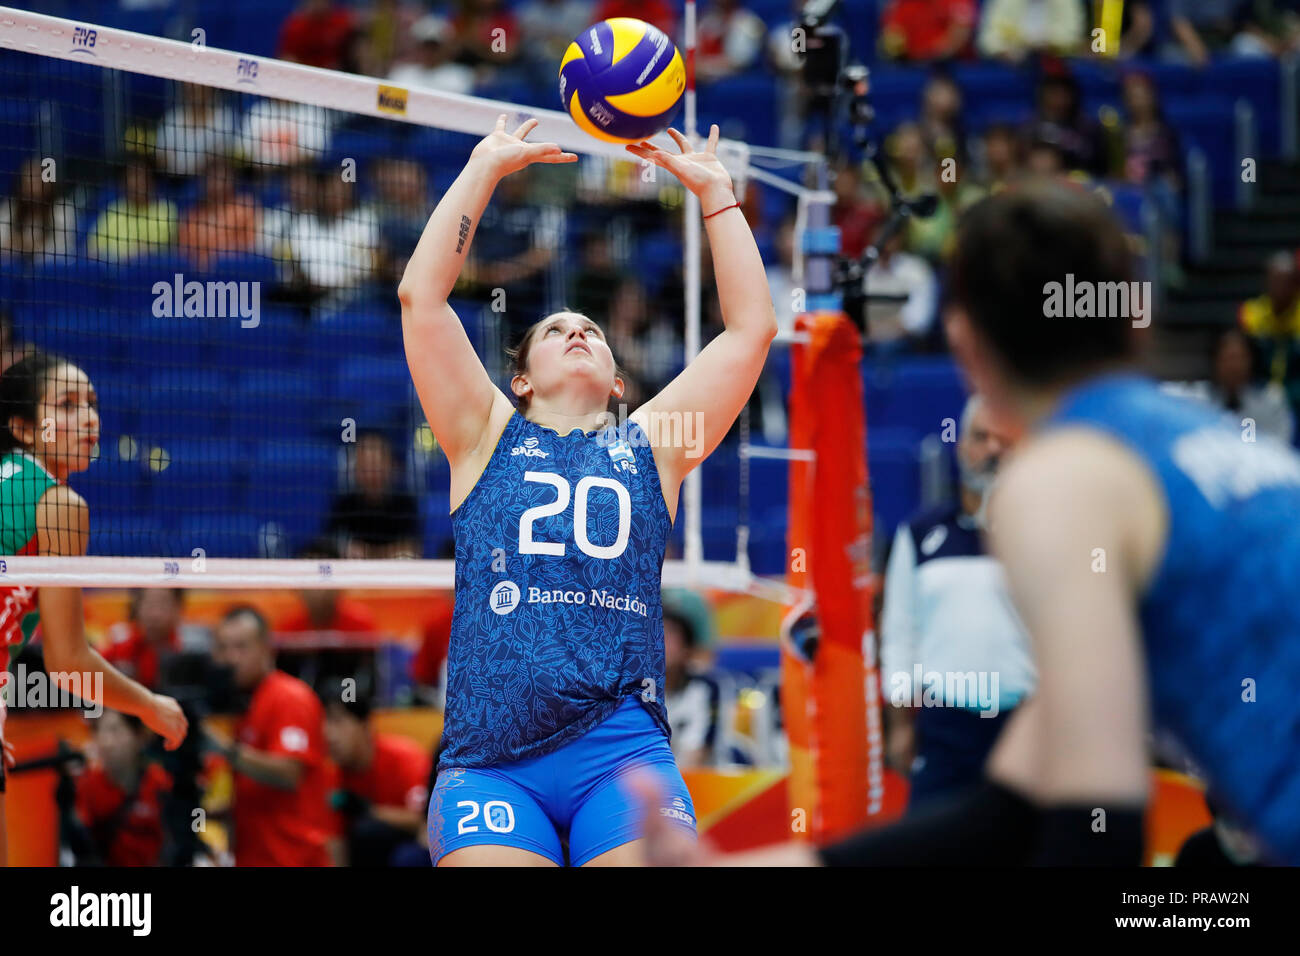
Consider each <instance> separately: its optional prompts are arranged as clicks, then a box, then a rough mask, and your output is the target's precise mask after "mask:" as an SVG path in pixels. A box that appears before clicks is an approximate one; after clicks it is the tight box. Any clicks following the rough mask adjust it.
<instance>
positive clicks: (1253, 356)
mask: <svg viewBox="0 0 1300 956" xmlns="http://www.w3.org/2000/svg"><path fill="white" fill-rule="evenodd" d="M1258 365H1259V359H1258V355H1257V352H1256V348H1255V345H1254V343H1253V342H1252V341H1251V340H1250V337H1249V336H1247V335H1246V333H1245V332H1243V331H1241V329H1238V328H1229V329H1224V330H1223V332H1221V333H1220V334H1219V337H1218V338H1217V339H1215V342H1214V353H1213V355H1212V357H1211V367H1210V375H1211V377H1210V379H1209V380H1208V381H1203V382H1192V383H1190V384H1189V385H1186V386H1178V385H1173V386H1171V390H1172V391H1178V392H1182V393H1184V394H1188V395H1191V396H1192V397H1194V398H1198V399H1200V400H1202V401H1205V402H1209V403H1210V404H1211V405H1214V406H1215V407H1217V408H1221V409H1223V410H1224V411H1225V412H1226V413H1228V415H1229V416H1230V417H1231V419H1232V424H1233V427H1235V428H1243V427H1244V425H1243V424H1242V423H1243V420H1244V419H1250V420H1251V421H1252V422H1254V427H1255V432H1256V434H1258V435H1271V436H1272V437H1274V438H1276V439H1278V440H1279V441H1282V442H1284V443H1286V444H1290V443H1291V440H1292V438H1293V437H1294V434H1295V418H1294V416H1293V415H1292V413H1291V408H1290V406H1289V405H1288V404H1287V400H1286V393H1285V392H1284V391H1283V390H1282V386H1281V385H1279V384H1278V383H1276V382H1260V381H1258V379H1259V375H1258Z"/></svg>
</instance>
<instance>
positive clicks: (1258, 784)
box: [635, 182, 1300, 866]
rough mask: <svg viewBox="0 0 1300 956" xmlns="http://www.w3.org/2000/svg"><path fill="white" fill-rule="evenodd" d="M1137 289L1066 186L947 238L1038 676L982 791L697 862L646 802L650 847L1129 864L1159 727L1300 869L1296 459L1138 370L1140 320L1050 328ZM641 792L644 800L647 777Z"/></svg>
mask: <svg viewBox="0 0 1300 956" xmlns="http://www.w3.org/2000/svg"><path fill="white" fill-rule="evenodd" d="M1133 274H1134V267H1133V262H1132V254H1131V252H1130V249H1129V243H1128V239H1127V237H1126V236H1125V235H1124V231H1123V229H1122V228H1121V226H1120V225H1119V223H1118V222H1117V221H1116V220H1115V218H1114V217H1113V216H1112V215H1111V214H1110V212H1109V210H1108V209H1107V207H1106V206H1105V205H1104V204H1103V203H1101V202H1100V201H1099V200H1098V199H1097V198H1096V197H1095V196H1092V195H1091V194H1088V193H1085V192H1083V191H1081V190H1077V189H1075V188H1073V187H1071V186H1068V185H1064V184H1061V183H1056V182H1045V183H1038V184H1026V185H1021V186H1017V187H1016V188H1014V189H1008V190H1006V191H1004V192H1002V193H999V194H998V195H996V196H993V197H991V198H989V199H986V200H984V201H983V202H981V203H979V204H978V205H976V206H974V207H972V208H971V209H970V210H969V211H968V212H967V213H966V215H965V218H964V221H963V223H962V226H961V228H960V230H959V233H958V238H957V247H956V250H955V255H954V257H953V265H952V271H951V278H952V288H953V300H954V302H953V305H954V307H953V308H952V310H951V311H950V313H949V315H948V321H947V324H948V338H949V341H950V342H951V343H952V347H953V352H954V354H955V355H956V356H957V357H958V359H959V360H960V361H961V363H962V365H963V366H964V367H965V369H966V371H967V373H968V374H969V376H970V378H971V382H972V384H973V385H974V386H975V389H976V391H978V392H979V393H980V394H982V395H984V396H985V400H986V401H987V403H988V408H989V411H990V412H991V413H992V414H993V415H994V416H995V417H996V418H997V419H998V420H1000V421H1001V422H1002V423H1003V426H1004V427H1007V428H1009V429H1010V430H1012V431H1018V430H1020V429H1021V428H1025V429H1027V430H1028V437H1027V438H1026V439H1025V440H1024V441H1023V442H1022V443H1021V444H1020V445H1019V446H1018V448H1017V451H1016V454H1015V455H1014V456H1013V457H1012V458H1011V460H1010V461H1009V463H1008V464H1007V465H1006V466H1005V468H1004V470H1003V471H1002V472H1001V474H1000V476H999V479H998V488H997V490H996V491H995V492H994V493H993V498H992V501H991V502H990V504H989V521H988V526H989V536H990V543H991V544H992V549H993V552H994V554H995V555H996V556H997V557H998V558H999V559H1000V561H1001V563H1002V565H1003V567H1004V568H1005V569H1006V574H1007V579H1008V581H1009V583H1010V586H1011V593H1012V597H1013V598H1014V600H1015V602H1016V607H1017V610H1019V612H1020V615H1021V617H1022V618H1023V620H1024V622H1025V625H1026V627H1027V629H1028V631H1029V634H1030V637H1031V640H1032V643H1033V649H1034V657H1035V662H1036V664H1037V666H1038V673H1039V685H1038V689H1037V691H1036V692H1035V694H1034V696H1033V698H1031V699H1030V700H1029V701H1028V702H1026V703H1025V704H1023V705H1021V706H1020V707H1018V708H1017V709H1016V712H1015V715H1014V716H1013V717H1012V718H1011V719H1010V720H1009V721H1008V722H1007V724H1006V726H1005V727H1004V728H1003V730H1002V733H1001V735H1000V736H999V738H998V741H997V744H996V745H995V746H994V749H993V752H992V753H991V754H990V756H989V760H988V763H987V764H986V767H985V779H984V781H983V782H982V783H981V784H979V785H977V786H975V787H973V788H972V789H971V790H970V791H969V792H967V793H965V794H962V795H959V796H956V797H954V798H953V799H952V801H951V802H950V803H947V804H944V803H942V802H941V803H938V804H936V805H935V806H934V808H933V809H932V810H930V811H929V812H926V813H921V814H917V815H916V816H914V817H908V818H906V819H905V820H904V821H903V822H901V823H899V824H897V825H895V826H891V827H883V828H877V829H874V830H870V831H867V832H866V833H864V834H861V835H859V836H855V837H851V838H849V839H848V840H845V841H843V842H841V843H838V844H835V845H834V846H829V847H825V848H823V849H821V850H820V851H818V850H816V849H815V848H812V847H809V846H808V845H807V844H788V845H784V846H779V847H776V848H773V849H764V850H756V851H753V852H752V853H749V854H738V855H736V856H730V857H727V856H721V857H719V856H716V855H710V854H707V853H701V852H700V848H699V845H698V844H696V843H687V842H685V841H681V840H678V839H677V838H676V837H677V835H676V834H675V833H673V832H671V831H668V830H667V829H666V828H664V827H662V826H660V825H659V824H658V821H657V820H656V819H655V816H654V812H653V808H652V807H651V808H648V809H647V813H646V819H647V820H648V821H649V823H648V825H647V828H646V829H647V831H648V832H649V834H650V840H649V842H650V844H651V846H650V851H651V852H650V854H649V855H650V856H652V857H653V858H656V859H667V860H669V861H671V862H677V863H696V862H711V863H724V864H729V865H736V864H738V863H752V864H762V865H777V864H791V865H799V864H816V863H826V864H831V865H868V864H873V865H887V866H897V865H916V864H937V865H949V866H952V865H977V866H990V865H1007V864H1017V863H1048V864H1070V865H1076V866H1077V865H1086V864H1117V865H1129V866H1134V865H1137V864H1138V863H1139V862H1141V859H1142V849H1143V844H1142V838H1143V827H1142V814H1143V810H1144V808H1145V806H1146V803H1147V799H1148V787H1149V771H1148V754H1147V738H1148V732H1149V730H1151V729H1152V728H1154V729H1156V730H1158V731H1160V732H1161V733H1160V737H1161V738H1164V737H1165V735H1168V737H1169V739H1171V740H1173V741H1176V743H1177V744H1178V745H1179V746H1180V749H1181V752H1182V755H1183V756H1190V757H1191V758H1192V760H1193V761H1194V762H1195V763H1196V765H1197V766H1198V767H1200V768H1201V770H1202V771H1203V772H1204V774H1205V776H1206V777H1207V778H1208V783H1209V785H1210V789H1211V790H1213V791H1215V792H1216V793H1218V794H1220V795H1221V796H1222V800H1223V803H1224V805H1225V806H1228V807H1230V808H1231V811H1232V815H1233V817H1234V818H1236V819H1239V820H1241V821H1242V823H1243V824H1244V825H1245V826H1247V827H1249V829H1250V831H1251V833H1252V835H1253V836H1255V837H1257V838H1258V839H1259V841H1260V843H1261V844H1262V845H1263V846H1264V847H1265V848H1266V858H1267V859H1269V860H1270V861H1271V862H1277V863H1285V864H1288V865H1292V866H1295V865H1300V696H1298V695H1297V694H1296V693H1295V688H1296V687H1297V686H1298V685H1300V601H1297V600H1296V581H1297V580H1300V523H1297V521H1296V516H1297V515H1300V455H1297V454H1296V453H1295V451H1294V450H1292V449H1290V448H1288V447H1286V446H1284V445H1282V444H1280V443H1278V442H1276V441H1274V440H1272V439H1267V438H1262V437H1261V438H1260V439H1259V440H1258V441H1257V440H1256V436H1255V435H1254V434H1253V428H1250V429H1249V430H1248V425H1247V421H1248V420H1247V421H1233V420H1231V419H1229V420H1224V419H1223V418H1221V417H1220V416H1219V413H1218V412H1216V411H1215V410H1213V409H1211V408H1209V407H1207V406H1205V405H1201V404H1198V403H1193V402H1190V401H1186V400H1184V399H1180V398H1177V397H1174V396H1171V395H1169V394H1167V393H1165V392H1163V391H1162V390H1161V389H1160V387H1159V386H1158V385H1157V383H1155V382H1153V381H1150V380H1149V379H1147V378H1144V377H1143V376H1142V375H1141V374H1139V372H1138V371H1137V369H1136V364H1137V363H1136V358H1137V354H1136V342H1137V336H1138V335H1139V334H1141V333H1135V331H1134V326H1135V325H1137V326H1138V327H1142V326H1145V325H1146V323H1147V322H1148V321H1149V317H1148V316H1145V315H1141V317H1139V315H1140V314H1139V313H1137V312H1136V311H1133V310H1132V309H1131V308H1130V309H1125V308H1123V307H1122V306H1121V307H1118V308H1117V307H1116V305H1115V304H1114V300H1112V305H1111V307H1110V308H1105V309H1103V310H1102V314H1101V315H1097V314H1096V313H1085V314H1084V315H1082V316H1080V317H1079V318H1073V317H1071V318H1059V317H1058V318H1051V317H1048V316H1049V315H1050V313H1048V312H1047V311H1046V307H1045V305H1044V300H1045V298H1046V297H1047V296H1048V295H1050V294H1051V293H1050V291H1049V290H1050V289H1051V288H1052V286H1053V284H1054V283H1061V284H1064V283H1065V282H1066V277H1067V276H1068V277H1069V278H1070V284H1071V287H1072V288H1074V289H1077V290H1080V294H1088V293H1086V292H1084V291H1083V290H1085V289H1086V290H1090V291H1091V292H1093V293H1095V294H1097V295H1099V296H1103V297H1104V291H1098V290H1105V289H1108V288H1109V289H1120V288H1123V289H1126V290H1127V289H1128V283H1129V282H1130V281H1132V276H1133ZM1134 284H1135V285H1136V283H1134ZM1057 288H1058V289H1059V288H1060V286H1059V285H1058V286H1057ZM1058 294H1059V293H1058ZM1135 295H1136V293H1135ZM1099 301H1100V300H1099ZM635 785H636V786H637V787H638V789H639V790H640V791H641V792H642V793H645V794H647V795H652V794H653V792H654V790H655V789H656V782H655V781H654V780H653V778H647V777H644V776H638V777H637V778H636V781H635ZM1099 824H1100V825H1099Z"/></svg>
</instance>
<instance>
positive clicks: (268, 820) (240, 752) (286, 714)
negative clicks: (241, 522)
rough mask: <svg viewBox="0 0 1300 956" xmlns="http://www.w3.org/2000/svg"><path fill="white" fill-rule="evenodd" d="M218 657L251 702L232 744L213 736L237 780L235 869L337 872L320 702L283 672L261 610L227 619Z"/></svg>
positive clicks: (236, 610)
mask: <svg viewBox="0 0 1300 956" xmlns="http://www.w3.org/2000/svg"><path fill="white" fill-rule="evenodd" d="M212 656H213V659H214V660H215V661H216V662H217V663H218V664H222V665H224V666H226V667H229V668H230V669H231V671H232V673H233V676H234V682H235V685H236V687H237V688H238V689H239V691H240V692H241V693H242V694H245V695H247V700H248V706H247V708H246V709H245V710H244V712H243V713H242V714H241V715H240V717H239V721H238V723H237V724H236V727H235V739H234V740H233V741H229V742H225V741H222V740H221V739H220V738H219V737H218V736H217V735H215V734H213V733H212V732H211V731H209V732H208V733H209V736H210V737H212V738H213V739H214V740H215V741H216V742H217V744H218V746H219V747H220V748H221V749H222V750H223V751H224V753H225V755H226V757H227V759H228V760H229V761H230V765H231V767H232V769H233V770H234V774H235V865H236V866H331V865H333V864H334V863H336V862H337V860H338V854H339V852H340V847H339V841H338V830H339V825H338V817H337V815H336V814H335V813H334V812H333V811H332V810H331V809H330V807H329V793H330V790H331V789H332V787H333V779H334V773H333V768H332V767H331V766H330V765H329V763H328V762H327V759H326V753H325V732H324V713H323V708H322V707H321V702H320V699H319V698H318V697H317V696H316V693H315V692H314V691H313V690H312V689H311V688H310V687H309V686H308V685H307V684H305V683H303V682H302V681H300V680H298V678H296V677H291V676H290V675H288V674H286V673H284V672H283V671H280V670H276V668H275V650H274V648H273V647H272V645H271V634H270V629H269V628H268V626H267V623H266V619H265V618H264V617H262V615H261V613H260V612H258V610H257V609H256V608H253V607H250V606H247V605H240V606H237V607H233V608H231V609H230V610H228V611H227V612H226V614H225V616H224V617H223V618H222V620H221V624H220V625H218V627H217V630H216V634H215V636H214V639H213V648H212Z"/></svg>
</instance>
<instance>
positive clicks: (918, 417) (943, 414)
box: [863, 357, 966, 441]
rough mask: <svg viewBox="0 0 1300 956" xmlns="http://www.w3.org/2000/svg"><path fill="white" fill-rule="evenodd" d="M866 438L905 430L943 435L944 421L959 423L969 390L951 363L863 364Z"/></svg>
mask: <svg viewBox="0 0 1300 956" xmlns="http://www.w3.org/2000/svg"><path fill="white" fill-rule="evenodd" d="M863 386H864V396H865V401H866V408H867V436H868V441H871V436H872V435H873V433H874V432H875V431H876V430H878V429H883V430H890V429H895V430H896V429H906V430H908V431H910V432H911V433H913V437H914V439H916V440H919V439H920V437H921V436H923V435H928V434H934V433H936V432H942V430H943V428H944V419H947V418H951V419H954V420H956V419H957V418H959V417H960V415H961V410H962V406H963V405H964V404H965V401H966V388H965V385H964V383H963V382H962V379H961V376H960V374H959V373H958V371H957V368H956V366H955V365H954V364H953V362H952V360H951V359H949V358H947V357H942V358H933V359H931V358H912V359H907V360H905V361H900V362H898V363H897V364H896V365H894V366H892V367H888V366H876V365H875V364H874V363H872V362H871V361H870V360H868V362H866V363H864V367H863Z"/></svg>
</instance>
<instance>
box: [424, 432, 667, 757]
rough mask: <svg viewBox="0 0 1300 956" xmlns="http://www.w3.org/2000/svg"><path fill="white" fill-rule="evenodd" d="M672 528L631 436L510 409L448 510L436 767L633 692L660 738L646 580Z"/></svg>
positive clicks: (590, 715) (659, 636) (505, 747)
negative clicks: (446, 643) (443, 699)
mask: <svg viewBox="0 0 1300 956" xmlns="http://www.w3.org/2000/svg"><path fill="white" fill-rule="evenodd" d="M671 526H672V522H671V520H670V518H669V515H668V507H667V505H666V504H665V503H664V498H663V492H662V491H661V489H660V485H659V472H658V469H656V467H655V461H654V454H653V451H652V450H651V448H650V446H649V443H648V441H647V440H646V439H645V435H644V432H642V431H641V429H640V428H639V427H637V426H636V425H635V424H633V423H630V422H626V423H624V424H622V425H621V426H618V427H615V426H610V427H608V428H606V429H603V430H601V431H600V432H594V431H593V432H587V433H583V432H582V431H581V430H578V429H575V430H573V431H572V432H570V433H569V434H568V435H560V434H558V433H557V432H555V431H553V430H551V429H549V428H545V427H543V426H541V425H537V424H535V423H533V422H530V421H529V420H528V419H526V418H524V416H522V415H520V414H518V413H517V412H516V413H515V414H514V415H512V416H511V418H510V421H509V422H508V423H507V425H506V427H505V430H504V431H503V432H502V433H501V437H500V438H499V439H498V441H497V445H496V448H495V450H494V451H493V452H492V457H491V459H490V460H489V461H488V464H487V467H486V468H485V469H484V470H483V474H482V475H481V476H480V477H479V479H478V483H477V484H476V485H475V486H474V488H473V490H472V491H470V493H469V496H468V497H467V498H466V499H465V501H464V502H463V503H462V504H461V505H460V507H458V508H457V509H456V511H455V512H454V513H453V515H452V527H453V529H454V530H455V534H456V609H455V612H454V614H453V617H452V626H451V646H450V649H449V651H448V658H447V707H446V714H445V723H444V727H443V738H442V743H443V752H442V757H441V759H440V763H439V766H442V767H487V766H492V765H495V764H500V763H505V762H509V761H515V760H522V759H524V758H527V757H537V756H540V755H542V754H547V753H550V752H552V751H554V750H557V749H558V748H560V747H562V746H564V745H565V744H566V743H568V742H570V741H572V740H575V739H576V738H578V737H580V736H582V735H583V734H584V733H586V732H587V731H588V730H590V729H591V728H592V727H594V726H596V725H597V724H599V723H600V722H601V721H603V720H604V719H605V718H607V717H609V716H610V715H611V714H613V713H614V711H615V710H617V709H618V707H619V704H620V703H622V701H623V700H624V699H626V698H627V696H628V695H630V694H636V695H638V699H639V700H641V702H642V704H643V706H644V707H645V708H646V709H647V710H648V711H649V712H650V715H651V716H652V717H653V718H654V721H655V723H656V724H657V725H658V726H659V727H660V728H661V729H662V730H663V732H664V734H665V735H667V734H668V733H669V731H668V718H667V714H666V712H665V709H664V704H663V694H664V638H663V608H662V605H661V603H660V596H659V587H660V574H661V572H662V569H663V560H664V550H665V548H666V546H667V542H668V535H669V533H670V531H671Z"/></svg>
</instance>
